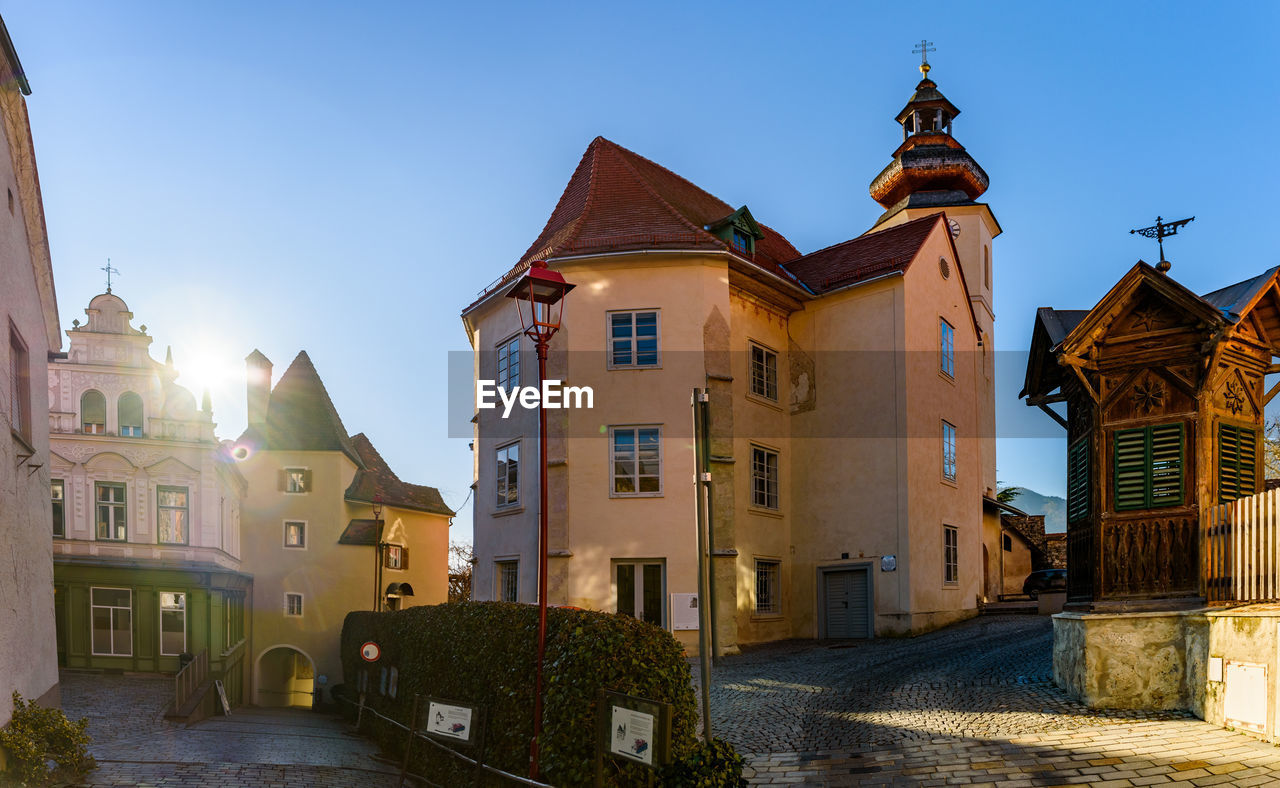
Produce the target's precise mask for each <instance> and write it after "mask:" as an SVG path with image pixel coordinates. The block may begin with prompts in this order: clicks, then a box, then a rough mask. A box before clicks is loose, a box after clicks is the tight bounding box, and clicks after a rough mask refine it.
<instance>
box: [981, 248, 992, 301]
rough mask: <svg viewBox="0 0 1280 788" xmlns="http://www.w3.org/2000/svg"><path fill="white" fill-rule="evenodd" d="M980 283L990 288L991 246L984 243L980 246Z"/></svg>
mask: <svg viewBox="0 0 1280 788" xmlns="http://www.w3.org/2000/svg"><path fill="white" fill-rule="evenodd" d="M982 284H984V285H986V286H987V289H988V290H990V289H991V247H990V246H987V245H985V244H983V246H982Z"/></svg>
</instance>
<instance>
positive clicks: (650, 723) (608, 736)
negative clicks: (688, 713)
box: [596, 690, 671, 785]
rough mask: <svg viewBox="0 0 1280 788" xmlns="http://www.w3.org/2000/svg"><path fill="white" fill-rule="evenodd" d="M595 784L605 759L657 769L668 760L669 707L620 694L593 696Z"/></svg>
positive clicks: (600, 775)
mask: <svg viewBox="0 0 1280 788" xmlns="http://www.w3.org/2000/svg"><path fill="white" fill-rule="evenodd" d="M596 703H597V707H598V711H597V713H596V724H597V728H598V730H597V737H596V784H597V785H600V780H601V778H602V774H603V770H604V759H605V758H606V757H617V758H622V759H624V760H627V761H631V762H633V763H642V764H644V765H645V766H649V767H652V768H658V767H660V766H664V765H666V763H667V762H668V761H669V760H670V759H671V704H670V703H661V702H659V701H655V700H648V699H646V698H637V697H635V696H633V695H624V694H622V693H621V692H610V691H608V690H601V691H600V694H599V695H598V696H597V700H596Z"/></svg>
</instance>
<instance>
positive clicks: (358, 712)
mask: <svg viewBox="0 0 1280 788" xmlns="http://www.w3.org/2000/svg"><path fill="white" fill-rule="evenodd" d="M363 719H364V693H363V692H361V693H360V705H359V706H357V707H356V733H359V732H360V721H361V720H363Z"/></svg>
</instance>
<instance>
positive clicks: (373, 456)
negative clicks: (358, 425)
mask: <svg viewBox="0 0 1280 788" xmlns="http://www.w3.org/2000/svg"><path fill="white" fill-rule="evenodd" d="M351 443H352V445H353V446H355V449H356V451H357V452H359V454H360V459H361V460H363V461H364V468H361V469H359V470H357V471H356V475H355V478H354V479H352V480H351V485H350V486H349V487H347V492H346V499H347V500H348V501H358V502H360V503H373V499H374V496H377V495H381V496H382V502H383V503H385V504H386V505H387V506H393V507H396V508H399V509H414V510H416V511H420V512H431V513H433V514H443V515H446V516H448V517H452V516H453V515H454V511H453V510H452V509H450V508H449V507H448V506H446V505H445V502H444V499H443V498H441V497H440V491H439V490H437V489H436V488H434V487H427V486H425V485H421V484H409V483H408V482H402V481H400V477H399V476H396V474H395V472H394V471H392V470H391V466H389V465H387V461H386V460H384V459H382V455H381V454H379V453H378V450H377V449H375V448H374V447H373V443H372V442H371V441H370V440H369V439H368V438H367V437H366V436H365V434H364V433H363V432H362V433H360V434H358V435H354V436H352V438H351ZM352 522H355V521H352Z"/></svg>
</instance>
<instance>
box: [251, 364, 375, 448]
mask: <svg viewBox="0 0 1280 788" xmlns="http://www.w3.org/2000/svg"><path fill="white" fill-rule="evenodd" d="M263 358H266V357H265V356H264V357H263ZM246 441H247V442H252V443H254V444H256V445H258V446H259V447H260V448H263V449H275V450H282V449H292V450H296V451H341V452H342V453H343V454H346V455H347V456H348V457H349V458H351V461H352V462H354V463H355V464H356V465H359V464H360V462H361V460H360V455H358V454H357V453H356V450H355V447H354V446H352V445H351V439H350V438H349V437H347V430H346V428H345V427H343V426H342V418H341V417H340V416H338V409H337V408H335V407H334V406H333V400H331V399H329V392H328V391H326V390H325V387H324V382H323V381H322V380H320V374H319V373H318V372H316V368H315V365H313V364H312V363H311V357H310V356H308V355H307V351H305V350H303V351H301V352H300V353H298V355H297V357H296V358H294V360H293V363H292V364H290V365H289V368H288V369H286V370H285V372H284V374H283V375H281V376H280V380H279V382H277V383H276V386H275V388H274V389H272V391H271V396H270V399H269V400H268V404H267V413H266V419H265V423H264V424H262V425H261V428H259V427H257V426H254V425H250V426H249V428H248V429H246V430H245V431H244V434H243V435H241V436H240V442H246Z"/></svg>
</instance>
